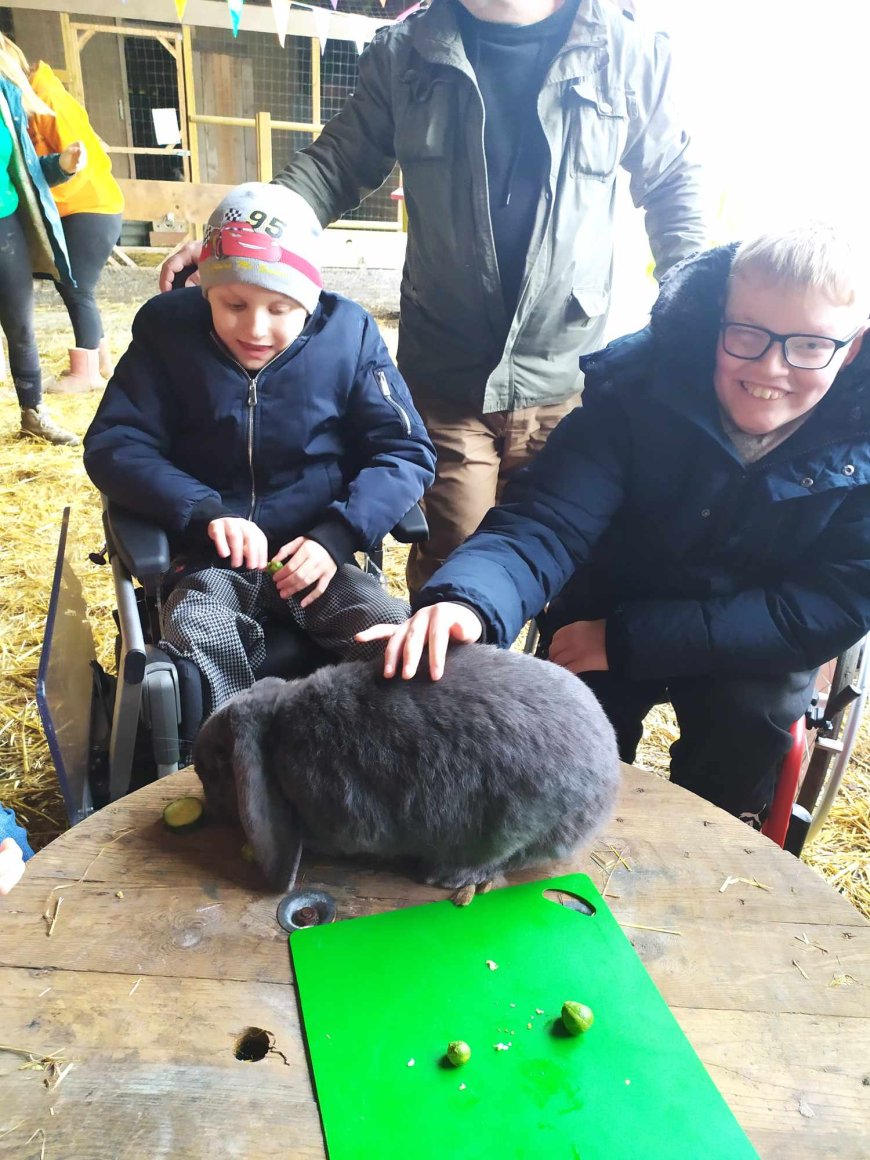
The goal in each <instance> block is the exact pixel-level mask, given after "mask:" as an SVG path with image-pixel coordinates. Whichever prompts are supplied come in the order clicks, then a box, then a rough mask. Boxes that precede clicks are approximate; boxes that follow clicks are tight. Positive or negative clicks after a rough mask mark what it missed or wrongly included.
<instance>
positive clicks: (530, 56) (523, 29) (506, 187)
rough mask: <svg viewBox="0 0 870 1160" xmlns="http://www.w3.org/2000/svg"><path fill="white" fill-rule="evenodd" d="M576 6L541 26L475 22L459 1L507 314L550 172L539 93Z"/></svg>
mask: <svg viewBox="0 0 870 1160" xmlns="http://www.w3.org/2000/svg"><path fill="white" fill-rule="evenodd" d="M578 6H579V0H565V3H564V4H563V5H562V7H561V8H559V9H558V10H557V11H556V12H554V13H553V14H552V15H551V16H548V17H547V18H546V19H545V20H540V21H538V23H537V24H527V25H516V24H492V23H489V22H488V21H484V20H477V19H476V18H475V17H473V16H472V15H471V14H470V13H469V12H467V11H466V10H465V8H463V7H462V5H461V4H460V3H459V2H458V0H455V7H456V13H457V20H458V23H459V28H460V31H461V33H462V42H463V44H464V46H465V53H466V56H467V57H468V59H469V61H470V63H471V66H472V68H473V69H474V72H475V74H476V76H477V83H478V86H479V87H480V91H481V94H482V96H483V104H484V109H485V120H484V152H485V155H486V170H487V178H488V181H489V212H490V217H491V219H492V229H493V235H494V238H495V250H496V257H497V260H498V270H499V276H500V278H501V286H502V294H503V296H504V303H505V308H506V310H507V312H508V315H509V317H513V315H514V313H515V311H516V307H517V301H518V299H519V294H520V285H521V283H522V278H523V270H524V268H525V262H526V254H527V253H528V249H529V239H530V237H531V234H532V226H533V225H534V220H535V213H536V211H537V208H538V202H539V200H540V197H541V193H542V191H543V189H544V187H545V184H546V180H547V174H548V171H549V150H548V147H547V141H546V138H545V137H544V132H543V129H542V128H541V122H540V120H539V118H538V111H537V101H538V93H539V92H540V90H541V84H542V83H543V80H544V76H545V74H546V72H547V69H548V68H549V66H550V63H551V62H552V60H553V58H554V56H555V55H556V53H557V52H558V51H559V49H560V48H561V47H562V45H563V44H564V43H565V40H566V39H567V37H568V32H569V30H570V28H571V25H572V24H573V22H574V17H575V16H576V15H577V8H578Z"/></svg>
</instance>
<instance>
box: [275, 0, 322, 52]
mask: <svg viewBox="0 0 870 1160" xmlns="http://www.w3.org/2000/svg"><path fill="white" fill-rule="evenodd" d="M272 2H273V3H274V0H272ZM311 16H312V19H313V20H314V32H315V35H316V36H317V39H318V40H319V41H320V55H321V56H323V54H324V53H325V52H326V42H327V40H329V13H328V12H326V11H324V9H323V8H312V9H311Z"/></svg>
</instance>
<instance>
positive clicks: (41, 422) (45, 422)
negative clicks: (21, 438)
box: [21, 403, 81, 447]
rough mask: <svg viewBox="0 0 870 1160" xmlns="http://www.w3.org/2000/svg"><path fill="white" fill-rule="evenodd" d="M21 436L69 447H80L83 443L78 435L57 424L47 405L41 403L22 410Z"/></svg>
mask: <svg viewBox="0 0 870 1160" xmlns="http://www.w3.org/2000/svg"><path fill="white" fill-rule="evenodd" d="M21 434H22V435H32V436H33V437H34V439H45V441H46V442H47V443H58V444H62V445H66V446H67V447H78V445H79V443H80V442H81V440H80V439H79V437H78V435H76V434H74V433H73V432H72V431H67V429H66V428H65V427H61V426H59V424H57V423H55V421H54V419H53V418H52V417H51V415H50V413H49V411H48V408H47V407H46V405H45V403H40V404H39V405H38V406H36V407H22V408H21Z"/></svg>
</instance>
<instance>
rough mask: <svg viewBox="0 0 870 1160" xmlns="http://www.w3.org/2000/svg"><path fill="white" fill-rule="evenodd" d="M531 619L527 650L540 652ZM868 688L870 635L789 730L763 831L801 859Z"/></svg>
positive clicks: (829, 672)
mask: <svg viewBox="0 0 870 1160" xmlns="http://www.w3.org/2000/svg"><path fill="white" fill-rule="evenodd" d="M539 642H540V632H539V629H538V625H537V623H536V622H535V621H534V620H532V621H530V622H529V624H528V626H527V630H526V639H525V642H524V644H523V649H524V651H525V652H527V653H532V654H533V655H534V654H535V653H536V652H537V650H538V645H539ZM868 686H870V634H868V635H867V636H865V637H863V638H862V639H861V640H859V641H857V642H856V643H855V644H853V645H852V646H851V648H848V649H846V651H845V652H844V653H841V654H840V656H839V657H835V658H834V659H833V660H831V661H828V662H827V663H826V664H824V665H822V666H821V668H820V669H819V672H818V675H817V677H816V683H815V689H814V691H813V696H812V700H811V702H810V706H809V708H808V709H807V711H806V713H805V714H804V715H803V717H799V718H798V720H797V721H795V722H794V723H793V725H792V727H791V736H792V746H791V749H790V750H789V752H788V753H787V754H786V755H785V757H784V758H783V761H782V765H781V766H780V771H779V776H778V778H777V782H776V790H775V792H774V796H773V801H772V802H771V806H770V811H769V813H768V816H767V818H766V820H765V822H764V825H763V826H762V827H761V832H762V833H763V834H765V835H766V836H767V837H768V838H770V839H771V840H772V841H774V842H776V844H777V845H778V846H781V847H782V848H783V849H784V850H787V851H788V852H789V853H790V854H794V855H795V856H796V857H798V858H799V857H800V856H801V854H802V852H803V848H804V846H805V845H806V843H807V842H808V841H812V840H813V839H814V838H815V837H816V836H817V835H818V833H819V831H820V830H821V828H822V826H823V825H824V823H825V820H826V818H827V816H828V814H829V813H830V811H831V806H832V805H833V804H834V799H835V798H836V796H837V793H838V792H839V789H840V786H841V784H842V782H843V777H844V776H845V773H846V769H847V767H848V765H849V759H850V758H851V756H852V751H853V750H854V748H855V743H856V741H857V738H858V729H859V727H860V724H861V717H862V714H863V712H864V707H865V705H866V703H867V696H868Z"/></svg>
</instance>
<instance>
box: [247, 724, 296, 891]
mask: <svg viewBox="0 0 870 1160" xmlns="http://www.w3.org/2000/svg"><path fill="white" fill-rule="evenodd" d="M265 724H266V719H265V718H264V717H263V716H262V715H261V714H259V713H251V712H250V710H249V711H248V712H245V711H244V706H239V709H238V710H234V711H233V713H232V735H233V739H234V744H233V776H234V778H235V783H236V796H237V797H238V802H239V819H240V821H241V823H242V829H243V830H244V831H245V836H246V837H247V839H248V841H249V842H250V844H251V848H252V850H253V852H254V858H255V859H256V861H257V864H258V866H259V867H260V869H261V870H262V871H263V873H264V874H265V875H266V877H267V878H268V879H269V882H270V883H271V884H272V886H273V887H274V888H275V889H276V890H281V891H286V890H287V889H288V883H289V882H290V876H291V874H292V873H293V865H294V862H295V859H296V850H297V847H298V844H299V834H298V830H297V827H296V826H295V825H294V824H293V813H292V810H291V807H290V803H289V802H288V801H287V799H286V798H285V797H284V795H283V794H282V793H281V789H280V786H278V785H277V784H275V782H274V780H273V779H272V778H271V777H269V774H268V771H267V770H266V768H265V764H264V754H263V749H262V745H261V739H262V735H263V729H264V726H265Z"/></svg>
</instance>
